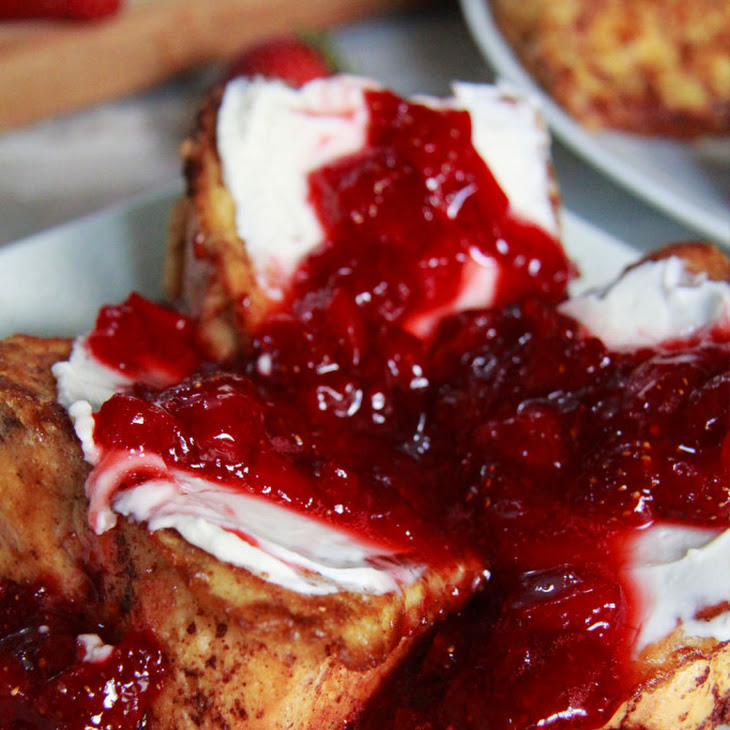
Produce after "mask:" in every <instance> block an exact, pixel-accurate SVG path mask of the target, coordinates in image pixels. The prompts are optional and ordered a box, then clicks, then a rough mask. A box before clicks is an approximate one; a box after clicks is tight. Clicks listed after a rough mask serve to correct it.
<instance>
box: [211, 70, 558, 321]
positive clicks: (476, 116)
mask: <svg viewBox="0 0 730 730" xmlns="http://www.w3.org/2000/svg"><path fill="white" fill-rule="evenodd" d="M379 88H380V86H379V85H378V84H377V83H376V82H374V81H371V80H369V79H362V78H359V77H354V76H346V75H341V76H334V77H330V78H326V79H317V80H315V81H311V82H310V83H308V84H306V85H305V86H304V87H303V88H301V89H293V88H291V87H289V86H286V85H285V84H283V83H279V82H272V81H264V80H262V79H247V78H243V77H242V78H238V79H235V80H234V81H232V82H230V83H229V84H228V85H227V86H226V89H225V92H224V94H223V99H222V101H221V105H220V109H219V111H218V126H217V144H218V153H219V156H220V159H221V166H222V171H223V180H224V182H225V184H226V187H227V188H228V190H229V191H230V193H231V195H232V197H233V200H234V202H235V207H236V224H237V230H238V234H239V236H240V238H241V239H242V240H243V241H244V242H245V244H246V251H247V252H248V254H249V255H250V257H251V259H252V261H253V264H254V269H255V270H256V272H257V276H258V283H259V285H260V286H261V287H262V288H263V290H264V291H265V292H266V293H267V295H268V296H269V297H270V298H272V299H278V298H280V297H281V296H282V288H283V286H285V284H286V282H287V281H288V278H289V276H290V275H291V273H292V272H293V271H294V269H295V268H296V266H297V265H298V264H299V262H300V261H301V260H302V258H303V257H304V256H306V255H307V254H308V253H309V252H310V251H312V250H313V249H314V248H316V247H317V246H318V245H319V244H320V243H321V242H322V241H323V238H324V232H323V229H322V227H321V225H320V222H319V220H318V218H317V215H316V213H315V211H314V210H313V208H312V206H311V204H310V202H309V201H308V198H307V194H308V191H307V179H306V178H307V174H308V173H309V172H311V171H312V170H315V169H317V168H318V167H321V166H323V165H325V164H327V163H330V162H333V161H334V160H336V159H338V158H342V157H345V156H347V155H351V154H353V153H356V152H358V151H360V150H361V149H363V147H364V146H365V143H366V135H367V127H368V122H369V114H368V108H367V105H366V103H365V98H364V92H365V91H366V90H367V89H379ZM412 101H414V102H418V103H420V104H423V105H426V106H429V107H432V108H436V109H459V110H465V111H467V112H469V115H470V117H471V123H472V144H473V145H474V148H475V149H476V150H477V152H478V153H479V155H480V156H481V157H482V159H483V160H484V162H485V163H486V164H487V166H488V167H489V169H490V170H491V172H492V174H493V175H494V177H495V178H496V180H497V182H498V183H499V184H500V186H501V187H502V190H503V191H504V193H505V194H506V195H507V197H508V199H509V203H510V206H511V210H512V212H513V213H514V214H515V215H516V216H518V217H519V218H521V219H522V220H525V221H527V222H530V223H533V224H535V225H537V226H539V227H541V228H543V229H544V230H545V231H546V232H548V233H550V234H552V235H555V234H556V233H557V231H558V225H557V220H556V216H555V211H554V207H553V203H552V196H551V190H552V181H551V178H550V170H549V165H548V160H549V144H550V142H549V136H548V133H547V131H546V129H545V127H544V125H543V124H542V123H541V121H540V118H539V115H538V113H537V111H536V109H535V107H534V106H533V105H532V104H531V103H530V102H529V101H527V100H525V99H524V98H520V97H519V96H517V95H515V94H512V93H509V92H508V91H506V90H505V89H503V88H501V87H495V86H488V85H483V84H468V83H455V84H454V85H453V95H452V96H451V97H449V98H446V99H437V98H434V97H426V96H424V97H417V98H414V99H413V100H412ZM454 204H458V201H454ZM485 258H486V257H484V256H482V257H480V258H479V259H478V260H477V259H475V263H476V264H477V266H474V267H472V269H475V271H474V274H475V276H476V281H477V282H478V285H477V286H471V287H468V288H469V291H470V292H471V295H470V296H468V297H465V298H463V300H459V301H457V302H455V304H454V306H456V307H462V308H464V307H470V306H477V305H479V306H486V305H488V304H489V303H490V302H491V297H492V292H493V291H494V280H495V276H494V271H493V269H494V262H491V261H484V260H483V259H485ZM479 267H486V274H485V275H480V274H479V272H478V271H476V269H478V268H479ZM485 283H486V284H487V285H486V286H485ZM475 292H478V296H476V295H475Z"/></svg>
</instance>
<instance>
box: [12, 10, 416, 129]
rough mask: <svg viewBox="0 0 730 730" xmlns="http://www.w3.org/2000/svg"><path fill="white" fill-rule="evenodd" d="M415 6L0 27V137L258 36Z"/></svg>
mask: <svg viewBox="0 0 730 730" xmlns="http://www.w3.org/2000/svg"><path fill="white" fill-rule="evenodd" d="M415 4H416V2H415V0H127V2H126V4H125V6H124V7H123V9H122V10H121V11H120V12H119V13H118V14H117V15H115V16H113V17H111V18H109V19H106V20H100V21H95V22H86V23H84V22H59V21H33V22H4V23H0V130H3V129H8V128H10V127H14V126H18V125H21V124H25V123H28V122H31V121H34V120H38V119H42V118H44V117H49V116H55V115H57V114H62V113H65V112H68V111H71V110H73V109H78V108H80V107H83V106H87V105H89V104H93V103H96V102H100V101H105V100H108V99H113V98H116V97H119V96H122V95H124V94H127V93H130V92H133V91H137V90H139V89H143V88H146V87H149V86H151V85H153V84H155V83H156V82H159V81H161V80H163V79H165V78H167V77H169V76H171V75H173V74H175V73H177V72H180V71H183V70H184V69H187V68H190V67H193V66H195V65H198V64H201V63H204V62H207V61H213V60H222V59H226V58H229V57H230V56H231V55H232V54H234V53H236V52H237V51H238V50H240V49H241V48H242V47H243V46H244V45H245V44H247V43H250V42H252V41H254V40H256V39H260V38H263V37H265V36H267V35H273V34H276V33H282V32H288V31H298V30H315V31H316V30H323V29H326V28H331V27H333V26H336V25H337V24H339V23H345V22H350V21H355V20H359V19H362V18H364V17H366V16H369V15H373V14H375V13H378V12H381V11H385V10H394V9H398V8H402V7H404V6H413V5H415Z"/></svg>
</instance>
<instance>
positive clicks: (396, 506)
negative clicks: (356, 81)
mask: <svg viewBox="0 0 730 730" xmlns="http://www.w3.org/2000/svg"><path fill="white" fill-rule="evenodd" d="M367 98H368V104H369V106H370V112H371V118H372V123H371V129H370V131H369V143H368V145H367V147H366V148H365V149H364V150H363V151H362V152H361V153H359V154H357V155H354V156H352V157H348V158H346V159H343V160H340V161H338V162H337V163H335V164H331V165H328V166H327V167H325V168H323V169H320V170H317V171H315V172H314V173H312V175H311V177H310V190H311V198H312V202H313V205H314V207H315V209H316V210H317V211H318V214H319V216H320V219H321V221H322V222H323V225H324V228H325V230H326V240H325V242H324V243H323V245H322V246H321V247H320V248H319V249H317V250H316V251H315V252H314V253H312V254H311V255H310V256H309V257H307V259H306V260H304V261H303V262H302V263H301V265H300V266H299V268H298V270H297V271H296V273H295V274H294V277H293V280H292V282H291V286H290V290H289V292H288V296H287V298H286V300H285V301H284V302H283V303H282V304H281V305H280V306H279V307H277V309H276V310H275V311H273V312H271V313H270V314H269V315H268V316H267V318H265V320H264V321H263V323H262V324H261V325H260V326H259V327H258V328H257V330H256V332H255V333H254V337H253V339H252V341H251V342H250V343H249V346H248V349H247V351H246V352H245V353H244V354H243V355H242V356H241V358H240V360H239V361H237V362H234V363H225V364H221V363H201V357H200V354H199V353H196V351H195V345H194V339H191V340H186V342H187V343H188V344H184V345H183V346H182V347H181V346H180V342H181V340H180V337H181V333H182V337H183V338H186V337H187V336H188V335H187V334H186V333H189V332H193V331H194V323H192V322H190V321H189V320H185V319H184V318H180V317H178V316H177V315H171V314H165V313H162V312H156V311H155V310H154V309H149V308H150V307H152V306H153V305H150V304H149V303H147V302H144V301H143V300H141V299H139V298H137V297H133V298H131V299H130V300H128V302H126V303H125V304H123V305H121V306H120V307H118V308H115V307H111V308H108V309H105V310H104V311H103V312H102V314H101V316H100V323H101V324H100V326H99V328H97V330H96V331H95V332H94V333H93V334H92V336H91V338H90V339H89V340H88V342H89V344H90V347H91V349H92V352H93V353H95V354H96V355H97V356H98V357H99V358H100V359H102V360H103V361H104V362H105V363H106V364H107V365H111V366H113V367H117V368H118V369H119V370H122V371H127V372H129V371H133V372H135V373H137V375H136V376H135V377H138V379H139V380H140V382H139V383H138V384H137V385H135V386H134V387H132V388H130V389H129V390H128V391H127V392H125V393H120V394H117V395H115V396H113V397H112V398H111V399H110V400H108V401H107V402H106V403H105V404H104V405H103V406H102V408H101V409H100V411H99V412H98V413H97V414H96V417H95V430H94V439H95V443H96V444H97V446H98V447H99V448H100V449H101V450H102V451H106V452H111V451H114V452H122V453H124V452H129V453H146V452H150V453H154V454H156V455H159V456H161V457H162V459H163V460H164V462H165V464H166V465H167V467H169V468H170V469H173V468H174V469H177V470H181V471H183V472H188V473H191V474H195V475H196V476H201V477H204V478H205V479H207V480H209V481H210V482H212V483H216V484H219V485H221V486H222V487H225V488H226V489H233V490H241V491H244V492H249V493H251V494H254V495H258V496H262V497H265V498H267V499H271V500H275V501H278V502H279V503H280V504H282V505H286V506H287V507H288V508H291V509H296V510H299V511H301V512H303V513H306V514H308V515H311V516H312V517H313V518H317V519H321V520H324V521H326V522H329V523H330V524H334V525H336V526H338V527H340V528H342V529H344V530H350V531H352V532H353V533H356V534H357V535H360V536H365V537H367V538H368V539H370V540H374V541H379V542H382V543H384V544H386V545H388V546H389V547H392V548H395V549H397V550H402V551H406V552H407V551H411V552H413V553H415V554H416V555H417V556H419V559H420V560H423V561H426V562H435V561H437V560H438V559H439V558H438V556H439V554H440V553H441V551H442V550H444V546H446V545H450V546H453V545H463V544H465V543H466V544H468V545H469V549H470V550H473V551H477V552H478V553H479V554H480V555H481V556H482V558H483V562H484V565H485V566H486V567H488V568H489V571H490V573H491V579H490V581H489V582H488V584H487V586H486V587H485V588H484V589H483V590H481V591H480V592H479V593H478V594H477V595H475V596H474V597H473V599H472V600H471V602H470V603H469V604H468V606H467V607H466V608H465V609H464V611H463V612H462V613H461V614H460V615H459V616H456V617H452V618H450V619H448V620H447V621H446V622H445V623H444V624H442V625H441V626H438V627H436V628H435V629H434V630H433V632H432V634H431V635H430V636H429V637H427V639H426V640H425V641H424V642H423V643H422V644H421V645H420V646H419V648H418V650H417V651H416V652H414V654H413V656H412V657H411V659H410V661H409V662H407V663H406V664H405V665H404V666H403V667H402V668H401V670H400V671H399V673H398V675H397V676H396V677H395V678H394V679H393V681H392V682H391V683H389V684H388V685H387V686H386V687H385V688H384V689H383V691H382V694H381V696H379V697H377V698H376V700H375V701H374V702H373V704H372V707H370V708H368V709H367V710H366V712H365V714H364V716H363V717H362V719H361V720H359V721H358V728H360V730H374V729H376V728H377V729H378V730H386V729H387V728H393V730H395V729H396V728H398V729H400V730H411V729H412V730H415V729H416V728H454V727H457V728H461V729H463V730H471V729H472V728H475V729H476V728H485V727H489V728H490V729H491V730H503V729H504V730H507V729H508V728H530V727H551V728H591V727H597V726H600V725H601V724H603V723H604V722H605V721H606V720H607V719H608V718H609V717H610V715H611V713H612V712H613V711H614V710H615V709H616V707H617V705H618V703H619V702H620V700H621V699H622V697H623V696H624V695H625V692H626V691H627V688H628V687H631V686H634V684H635V682H636V679H637V678H636V677H634V676H632V675H631V672H632V670H631V668H630V663H629V658H630V656H631V646H632V643H633V642H634V640H635V638H636V635H637V626H636V615H637V613H636V607H637V599H636V597H634V596H633V595H632V586H631V585H630V584H629V582H628V581H627V580H625V579H624V578H623V577H622V575H623V573H622V568H623V567H624V566H625V564H626V560H627V556H626V555H625V545H626V536H627V535H629V534H633V533H635V531H636V529H637V528H638V527H647V526H649V525H651V524H652V523H655V522H659V521H669V522H678V523H686V524H693V525H697V526H708V527H716V528H717V529H718V530H719V529H723V528H727V527H728V525H729V524H730V494H729V492H728V489H729V487H728V484H729V483H730V474H728V463H730V458H729V457H730V453H729V450H730V436H728V424H729V423H730V412H729V411H730V392H729V388H730V343H728V341H727V338H726V337H725V338H723V337H721V336H716V337H715V338H714V339H713V338H712V337H707V338H705V339H703V340H701V341H700V340H698V341H696V342H683V343H675V344H674V345H672V344H671V343H669V344H667V345H665V346H662V347H658V348H655V349H644V350H638V351H633V352H627V353H616V352H612V351H609V350H608V349H607V348H606V347H605V346H604V345H603V344H602V343H601V342H600V341H599V340H598V339H595V338H593V337H591V336H589V335H587V334H585V333H584V332H583V331H582V330H581V328H580V327H579V326H578V325H577V324H576V323H575V322H574V321H573V320H571V319H569V318H568V317H565V316H563V315H561V314H560V313H559V312H558V311H557V309H556V307H555V304H556V303H557V302H559V301H560V300H561V299H563V298H564V297H565V293H566V292H565V287H566V283H567V280H568V278H569V276H570V266H569V264H568V262H567V261H566V259H565V257H564V255H563V253H562V251H561V250H560V248H559V246H558V245H557V243H556V242H555V241H554V240H552V239H551V238H550V237H548V236H546V235H545V233H543V232H542V231H539V230H537V229H535V228H534V227H531V226H528V225H525V224H524V223H522V222H520V221H518V220H516V219H515V218H514V217H513V216H512V214H511V213H510V209H509V205H508V201H507V199H506V197H505V195H504V193H503V192H502V191H501V190H500V188H499V186H498V185H497V183H496V182H495V180H494V178H493V177H492V176H491V174H490V173H489V171H488V170H487V168H486V167H485V166H484V163H483V162H482V161H481V160H480V158H479V157H478V155H476V153H475V152H474V149H473V147H472V146H471V142H470V128H469V117H468V115H467V114H464V113H462V112H454V111H443V110H440V111H435V110H433V109H428V108H427V107H423V106H420V105H416V104H409V103H406V102H404V101H402V100H400V99H397V98H396V97H394V96H393V95H391V94H389V93H386V92H368V95H367ZM484 260H490V261H492V262H497V263H496V270H497V271H498V277H497V282H496V290H495V291H490V292H481V294H482V298H481V299H480V306H479V307H477V308H473V309H472V310H470V311H465V312H459V311H458V310H459V309H460V307H459V306H456V304H455V303H456V302H457V300H458V297H459V295H460V293H461V292H462V291H463V289H464V287H465V286H467V285H468V284H469V282H470V281H471V280H472V279H471V277H472V276H473V274H474V271H475V267H477V270H478V267H479V266H481V265H482V264H481V263H480V262H483V261H484ZM477 278H478V277H477ZM495 305H498V306H495ZM475 306H476V305H475ZM135 312H139V313H141V316H137V315H136V314H135ZM121 313H126V314H125V316H120V314H121ZM126 315H130V316H129V318H128V317H127V316H126ZM127 319H128V320H129V321H130V322H132V326H130V327H126V326H124V325H122V324H120V323H122V322H123V321H125V320H127ZM109 322H111V323H113V324H114V326H113V327H109V326H107V324H105V323H109ZM118 325H119V326H118ZM140 327H141V329H140ZM140 343H142V344H140ZM144 343H151V345H150V344H144ZM148 347H151V350H152V352H153V355H154V357H152V358H151V359H150V360H146V358H147V354H148V350H147V348H148ZM181 353H182V354H183V358H182V359H181V358H180V354H181ZM145 362H147V365H145V364H144V363H145ZM140 363H142V366H141V367H140V366H139V364H140ZM150 363H152V364H151V365H150ZM147 367H151V368H152V369H153V370H155V371H157V372H162V373H167V374H169V373H177V374H178V375H179V376H180V377H179V382H176V383H173V384H171V385H170V384H168V385H166V386H164V383H165V382H166V381H165V379H164V378H163V379H157V380H156V379H155V378H153V377H146V376H145V373H144V371H145V368H147ZM176 368H177V369H176ZM161 383H162V384H163V385H161ZM138 478H139V479H140V480H142V479H144V474H140V475H138ZM122 486H123V487H125V488H126V487H131V486H134V482H131V483H127V484H124V485H122Z"/></svg>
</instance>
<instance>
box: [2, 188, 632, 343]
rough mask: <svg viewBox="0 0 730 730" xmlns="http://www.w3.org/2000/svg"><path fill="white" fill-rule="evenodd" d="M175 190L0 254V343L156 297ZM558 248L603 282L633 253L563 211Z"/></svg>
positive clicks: (80, 327)
mask: <svg viewBox="0 0 730 730" xmlns="http://www.w3.org/2000/svg"><path fill="white" fill-rule="evenodd" d="M178 194H179V190H178V188H177V186H176V187H175V188H174V189H172V190H167V191H162V192H160V193H158V194H156V195H153V196H146V197H143V198H141V199H139V200H137V201H134V202H132V203H128V204H126V205H122V206H119V207H117V208H113V209H110V210H106V211H102V212H101V213H97V214H95V215H93V216H89V217H87V218H82V219H80V220H78V221H74V222H73V223H69V224H66V225H63V226H59V227H58V228H54V229H51V230H50V231H46V232H44V233H40V234H38V235H35V236H32V237H30V238H27V239H25V240H23V241H19V242H17V243H14V244H11V245H9V246H6V247H4V248H1V249H0V337H7V336H8V335H11V334H14V333H17V332H24V333H26V334H33V335H40V336H63V337H68V336H73V335H75V334H77V333H79V332H83V331H85V330H87V329H89V328H90V327H91V326H92V325H93V323H94V320H95V317H96V312H97V310H98V309H99V307H100V306H102V305H103V304H107V303H113V302H119V301H121V300H123V299H124V298H126V296H127V294H128V293H129V292H131V291H133V290H134V291H138V292H140V293H142V294H144V295H146V296H148V297H151V298H158V297H160V295H161V285H160V282H161V279H162V267H163V261H164V256H165V235H166V229H167V221H168V219H169V216H170V212H171V209H172V205H173V202H174V200H175V198H176V196H177V195H178ZM563 228H564V243H565V247H566V249H567V250H568V252H569V254H570V255H571V256H572V257H573V259H574V260H575V261H576V263H577V264H578V267H579V269H580V270H581V272H582V277H581V279H580V280H579V281H577V282H576V284H575V286H576V287H586V286H594V285H596V284H600V283H603V282H607V281H609V280H610V279H611V278H613V276H615V275H616V274H618V272H619V271H620V270H621V269H622V268H623V267H624V266H625V265H626V263H627V262H629V261H631V260H632V259H634V258H636V257H637V255H638V254H637V252H636V251H634V250H633V249H632V248H630V247H629V246H627V245H626V244H624V243H621V242H620V241H618V240H617V239H615V238H613V237H611V236H609V235H608V234H606V233H603V232H602V231H600V230H598V229H597V228H595V227H594V226H591V225H590V224H588V223H586V222H585V221H583V220H582V219H580V218H578V217H577V216H575V215H573V214H571V213H570V212H567V211H566V212H565V213H564V216H563Z"/></svg>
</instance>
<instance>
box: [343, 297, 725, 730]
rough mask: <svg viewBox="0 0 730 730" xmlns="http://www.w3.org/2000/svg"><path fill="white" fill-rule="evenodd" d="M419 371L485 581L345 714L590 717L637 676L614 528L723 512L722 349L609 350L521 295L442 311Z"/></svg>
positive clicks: (538, 720)
mask: <svg viewBox="0 0 730 730" xmlns="http://www.w3.org/2000/svg"><path fill="white" fill-rule="evenodd" d="M430 373H431V377H432V381H433V387H434V391H435V393H436V397H435V401H434V404H433V421H432V423H433V424H434V439H433V444H434V448H433V449H432V456H433V457H434V458H435V459H436V460H437V461H440V460H441V459H445V460H449V459H452V460H453V461H451V467H452V469H453V470H454V473H455V474H458V477H456V478H454V479H453V480H452V482H451V484H452V487H453V488H454V494H453V501H452V504H451V512H450V517H451V519H453V520H455V522H456V523H460V524H461V525H462V529H463V530H464V531H465V532H469V533H470V534H471V536H472V543H473V544H475V545H479V546H480V549H481V550H482V552H483V555H484V556H485V559H486V560H488V561H489V563H490V565H491V567H492V571H493V572H492V577H491V579H490V581H489V583H488V584H487V586H486V588H485V590H484V591H483V592H482V593H481V594H480V595H477V596H475V598H474V599H473V600H472V601H471V603H470V605H469V606H468V607H467V608H466V610H465V611H463V613H462V614H461V615H459V616H457V617H453V618H451V619H449V620H448V621H447V622H446V623H445V624H444V625H443V626H441V627H439V629H438V630H436V631H435V632H434V634H433V635H432V636H431V637H430V638H429V639H427V640H426V641H425V642H424V643H423V644H422V646H421V648H420V651H419V652H416V653H414V655H413V656H412V657H411V659H410V661H409V662H408V663H407V664H406V665H405V666H404V667H403V668H402V669H401V670H400V671H399V673H398V674H397V676H396V677H395V678H394V679H393V681H391V682H390V683H389V684H388V686H387V687H385V688H384V689H383V691H382V693H381V696H380V697H377V698H376V699H375V701H373V702H372V704H371V707H370V708H369V709H368V712H367V713H366V715H365V717H364V718H363V719H362V720H361V721H360V723H359V724H358V725H357V727H358V728H359V729H360V730H384V729H391V728H392V730H396V728H419V729H420V728H439V729H442V728H443V729H445V728H451V727H455V728H468V729H470V728H489V729H490V730H494V729H495V728H496V729H498V730H506V729H507V728H533V727H551V728H595V727H598V726H600V725H602V724H603V723H604V722H605V721H606V720H607V719H608V718H609V717H610V716H611V714H612V713H613V711H615V709H616V707H617V704H618V702H619V699H620V698H621V697H625V696H626V693H627V692H628V691H629V689H630V688H631V687H632V686H635V684H636V681H637V680H638V679H639V678H638V677H635V676H633V674H632V671H633V670H632V666H631V663H630V661H629V659H630V656H631V646H632V642H633V641H634V640H635V637H636V630H637V629H636V623H635V619H636V615H637V614H636V612H637V607H638V601H639V598H638V597H637V596H635V595H632V592H631V591H632V586H631V584H629V583H628V582H627V581H626V580H625V579H622V578H620V576H621V569H622V566H623V565H624V564H625V560H626V555H625V546H626V537H627V536H628V535H630V534H632V531H633V529H634V528H635V527H637V526H640V525H642V526H647V525H649V524H651V523H653V522H656V521H669V522H679V523H684V524H694V525H705V526H716V527H718V528H720V529H722V528H724V529H727V527H728V525H730V474H729V472H728V469H729V468H730V433H729V431H730V345H729V344H728V342H727V341H724V342H720V341H706V342H698V343H695V344H694V345H691V344H690V343H685V345H684V346H683V347H682V348H681V349H680V348H678V347H677V346H675V347H672V346H668V347H667V348H665V349H662V350H658V351H651V350H645V351H640V352H632V353H624V354H618V353H614V352H609V351H607V350H606V349H605V348H604V347H603V345H602V344H601V343H600V342H599V341H598V340H596V339H592V338H584V337H581V336H579V335H578V328H577V327H576V326H575V323H573V322H571V321H570V320H568V319H567V318H565V317H562V316H561V315H559V314H557V313H556V312H555V310H554V309H553V308H552V307H551V306H549V305H545V303H544V302H539V301H536V300H532V301H526V302H524V303H523V304H522V305H521V306H519V307H508V308H506V309H505V310H504V311H501V312H497V311H493V312H479V313H474V314H467V315H462V316H460V317H457V318H455V319H453V320H452V321H450V322H448V323H447V325H446V326H445V327H444V330H443V333H442V338H441V339H440V340H439V341H437V342H436V344H435V346H434V361H433V365H432V368H431V371H430ZM437 434H441V437H440V439H439V437H438V435H437ZM444 434H449V435H450V438H449V437H445V436H444ZM449 440H451V442H452V443H453V444H454V445H455V449H456V452H457V453H455V454H452V453H451V447H450V445H449ZM628 485H630V488H629V487H628Z"/></svg>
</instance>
